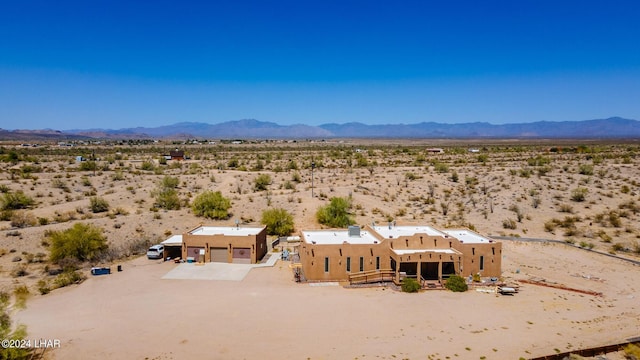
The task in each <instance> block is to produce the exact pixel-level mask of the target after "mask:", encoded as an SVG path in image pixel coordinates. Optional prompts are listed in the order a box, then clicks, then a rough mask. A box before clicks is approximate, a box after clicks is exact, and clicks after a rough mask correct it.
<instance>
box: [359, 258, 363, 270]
mask: <svg viewBox="0 0 640 360" xmlns="http://www.w3.org/2000/svg"><path fill="white" fill-rule="evenodd" d="M360 271H364V257H362V256H360Z"/></svg>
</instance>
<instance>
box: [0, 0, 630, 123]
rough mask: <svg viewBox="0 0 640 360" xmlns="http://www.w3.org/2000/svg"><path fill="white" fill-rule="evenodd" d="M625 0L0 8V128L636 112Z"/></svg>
mask: <svg viewBox="0 0 640 360" xmlns="http://www.w3.org/2000/svg"><path fill="white" fill-rule="evenodd" d="M638 18H640V2H638V1H634V0H630V1H615V0H613V1H588V0H587V1H546V0H530V1H527V0H517V1H516V0H503V1H498V0H496V1H492V0H486V1H477V0H476V1H455V0H452V1H427V0H423V1H394V2H391V1H371V0H368V1H348V0H342V1H334V0H296V1H241V0H239V1H211V2H209V1H206V2H205V1H203V2H197V1H180V2H177V1H175V2H174V1H162V0H158V1H144V2H142V1H117V0H111V1H108V0H104V1H103V0H92V1H86V0H84V1H65V0H60V1H48V0H46V1H30V0H23V1H4V2H2V3H0V128H5V129H39V128H52V129H60V130H66V129H78V128H84V129H86V128H111V129H118V128H126V127H137V126H145V127H150V126H160V125H167V124H173V123H177V122H182V121H194V122H207V123H219V122H224V121H230V120H239V119H246V118H253V119H258V120H262V121H272V122H276V123H279V124H283V125H285V124H310V125H319V124H323V123H330V122H336V123H346V122H354V121H357V122H363V123H367V124H394V123H417V122H422V121H435V122H443V123H464V122H475V121H482V122H490V123H493V124H502V123H513V122H532V121H539V120H547V121H565V120H569V121H573V120H586V119H596V118H606V117H610V116H621V117H626V118H633V119H640V45H639V44H640V26H638V23H637V21H638Z"/></svg>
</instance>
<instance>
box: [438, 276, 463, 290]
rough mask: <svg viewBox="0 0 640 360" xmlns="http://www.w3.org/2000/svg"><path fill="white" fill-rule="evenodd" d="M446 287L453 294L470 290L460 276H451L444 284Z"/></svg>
mask: <svg viewBox="0 0 640 360" xmlns="http://www.w3.org/2000/svg"><path fill="white" fill-rule="evenodd" d="M444 287H445V288H447V289H449V290H451V291H453V292H465V291H467V290H468V289H469V286H468V285H467V282H466V281H465V280H464V278H463V277H462V276H458V275H451V276H450V277H449V279H447V282H446V283H445V284H444Z"/></svg>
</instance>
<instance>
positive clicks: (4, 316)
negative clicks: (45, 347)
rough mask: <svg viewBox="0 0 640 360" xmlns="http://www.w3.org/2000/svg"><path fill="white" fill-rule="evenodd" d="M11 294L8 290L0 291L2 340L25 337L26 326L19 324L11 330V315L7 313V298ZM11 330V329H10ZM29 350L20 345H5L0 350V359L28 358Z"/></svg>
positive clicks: (0, 333) (9, 297) (0, 335)
mask: <svg viewBox="0 0 640 360" xmlns="http://www.w3.org/2000/svg"><path fill="white" fill-rule="evenodd" d="M10 299H11V296H10V294H9V293H8V292H6V291H2V292H0V339H2V340H5V339H6V340H22V339H25V338H26V337H27V331H26V327H25V326H23V325H19V326H17V327H16V329H15V330H13V326H12V324H11V316H10V313H9V309H8V307H9V300H10ZM12 330H13V331H12ZM30 358H31V350H30V349H24V348H20V347H6V348H3V349H2V352H0V359H30Z"/></svg>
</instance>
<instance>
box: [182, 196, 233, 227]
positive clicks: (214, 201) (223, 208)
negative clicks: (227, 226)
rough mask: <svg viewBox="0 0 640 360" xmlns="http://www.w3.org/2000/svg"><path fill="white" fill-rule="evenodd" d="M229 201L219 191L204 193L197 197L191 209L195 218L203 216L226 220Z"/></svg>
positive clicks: (229, 206)
mask: <svg viewBox="0 0 640 360" xmlns="http://www.w3.org/2000/svg"><path fill="white" fill-rule="evenodd" d="M230 208H231V201H230V200H229V199H227V198H225V197H224V196H222V193H221V192H220V191H216V192H213V191H205V192H203V193H201V194H200V195H198V196H197V197H196V198H195V199H194V200H193V204H192V205H191V209H192V210H193V213H194V214H195V215H196V216H203V217H206V218H209V219H219V220H222V219H228V218H229V216H230V214H229V209H230Z"/></svg>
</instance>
